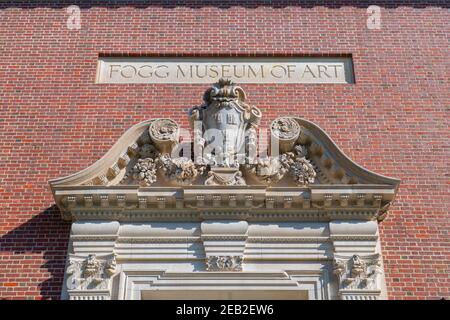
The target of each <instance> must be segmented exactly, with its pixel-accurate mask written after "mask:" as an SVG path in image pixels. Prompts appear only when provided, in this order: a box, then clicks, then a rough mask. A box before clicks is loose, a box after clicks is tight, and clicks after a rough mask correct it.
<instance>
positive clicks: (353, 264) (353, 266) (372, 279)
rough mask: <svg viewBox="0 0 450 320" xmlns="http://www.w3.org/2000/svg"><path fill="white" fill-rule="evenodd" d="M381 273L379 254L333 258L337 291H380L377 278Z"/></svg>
mask: <svg viewBox="0 0 450 320" xmlns="http://www.w3.org/2000/svg"><path fill="white" fill-rule="evenodd" d="M382 273H383V270H382V268H381V260H380V256H379V254H374V255H370V256H359V255H353V256H352V257H351V258H348V257H335V258H334V261H333V274H334V275H335V276H336V277H337V278H338V283H339V290H380V285H379V276H380V274H382Z"/></svg>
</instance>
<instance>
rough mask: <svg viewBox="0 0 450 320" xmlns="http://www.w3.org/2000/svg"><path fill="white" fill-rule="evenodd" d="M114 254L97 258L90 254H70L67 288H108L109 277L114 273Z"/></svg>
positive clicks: (115, 264) (115, 266)
mask: <svg viewBox="0 0 450 320" xmlns="http://www.w3.org/2000/svg"><path fill="white" fill-rule="evenodd" d="M116 268H117V263H116V256H115V255H114V254H113V255H108V256H105V257H102V258H101V259H99V258H97V256H96V255H95V254H90V255H89V256H88V257H86V258H81V257H75V256H72V257H70V258H69V263H68V267H67V271H66V273H67V275H68V278H67V288H68V289H69V290H90V289H95V290H99V289H108V288H109V283H110V278H111V277H112V276H113V275H114V274H115V273H116Z"/></svg>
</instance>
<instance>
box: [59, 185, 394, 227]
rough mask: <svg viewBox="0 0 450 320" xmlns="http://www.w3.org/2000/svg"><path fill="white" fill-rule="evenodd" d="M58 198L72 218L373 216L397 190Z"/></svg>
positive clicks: (77, 190)
mask: <svg viewBox="0 0 450 320" xmlns="http://www.w3.org/2000/svg"><path fill="white" fill-rule="evenodd" d="M54 193H55V199H56V201H57V204H58V206H59V207H60V208H61V211H62V212H63V217H64V218H65V219H69V220H77V219H114V220H122V219H131V220H139V219H147V218H152V219H156V220H161V219H162V220H169V219H175V220H177V219H187V220H199V219H208V218H211V219H217V218H220V217H222V218H239V219H249V220H254V219H261V220H272V219H276V218H283V219H287V220H289V219H299V220H321V221H324V220H325V221H326V220H329V219H336V218H343V219H347V218H349V219H357V218H359V219H365V220H366V219H369V220H370V219H374V218H376V217H377V214H378V213H379V210H380V209H381V208H382V207H383V206H385V205H386V204H388V203H389V202H390V201H391V200H392V199H393V196H394V191H393V190H392V188H391V187H390V186H388V185H351V186H349V185H328V186H327V185H319V186H310V187H309V188H295V187H282V188H266V187H261V186H255V187H252V186H242V187H229V188H225V187H214V186H208V187H206V186H196V187H184V188H181V187H180V188H171V187H168V188H165V187H157V188H156V187H155V188H145V187H144V188H143V187H139V186H111V187H105V186H103V187H102V186H61V187H56V188H55V189H54Z"/></svg>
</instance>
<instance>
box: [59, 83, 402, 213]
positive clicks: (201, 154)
mask: <svg viewBox="0 0 450 320" xmlns="http://www.w3.org/2000/svg"><path fill="white" fill-rule="evenodd" d="M261 117H262V114H261V112H260V110H259V109H258V108H257V107H254V106H251V105H249V104H248V103H247V101H246V95H245V93H244V91H243V89H242V88H241V87H239V86H237V85H236V84H234V83H232V82H231V81H228V80H221V81H219V82H218V83H216V84H214V85H213V86H212V87H211V88H210V89H208V90H207V91H206V92H205V94H204V101H203V104H202V105H200V106H197V107H193V108H192V109H191V112H190V115H189V120H190V123H191V130H190V131H188V133H189V134H190V135H191V136H190V142H192V148H190V149H191V151H192V153H191V154H187V155H186V154H183V155H182V156H180V155H179V154H180V150H182V149H183V144H184V146H186V142H183V143H180V135H181V132H182V131H183V130H182V128H180V126H179V125H178V124H177V123H176V122H175V121H173V120H171V119H152V120H148V121H144V122H142V123H139V124H137V125H135V126H133V127H132V128H130V129H129V130H128V131H127V132H125V134H124V135H123V136H122V137H121V138H120V139H119V140H118V141H117V142H116V144H114V146H113V147H112V148H111V149H110V150H109V151H108V152H107V153H106V154H105V156H104V157H103V158H101V159H100V160H99V161H97V162H96V163H94V164H93V165H91V166H90V167H88V168H86V169H85V170H82V171H80V172H78V173H76V174H73V175H71V176H68V177H64V178H59V179H55V180H52V181H50V186H51V188H52V191H53V194H54V197H55V200H56V203H57V205H58V206H59V207H60V209H61V211H62V212H63V215H64V217H65V218H67V219H78V218H80V217H82V216H83V217H84V218H95V219H99V218H102V216H108V217H109V218H111V217H113V218H120V217H121V216H123V215H128V214H129V216H128V218H129V219H133V217H134V216H135V215H139V214H141V215H142V214H145V215H153V216H152V218H154V219H164V218H168V217H169V216H168V215H167V214H165V215H164V212H167V213H168V212H170V214H171V215H172V216H171V217H172V218H179V219H186V218H187V219H205V217H207V216H209V215H213V216H217V215H220V214H227V215H231V216H232V215H238V216H241V217H243V216H244V217H247V218H248V219H253V218H254V217H255V215H261V216H260V217H263V216H264V215H265V217H266V219H270V215H271V214H272V215H273V212H272V210H273V209H283V210H285V211H286V212H287V213H289V214H291V215H292V218H295V219H298V218H299V217H300V216H301V215H302V217H303V218H302V219H321V220H327V219H330V218H331V217H335V216H336V215H341V214H342V215H345V214H346V215H347V216H348V217H352V218H361V219H373V218H377V217H378V218H380V217H384V214H385V212H386V210H387V208H388V206H389V204H390V203H391V201H392V200H393V198H394V195H395V193H396V191H397V188H398V185H399V180H396V179H393V178H388V177H385V176H382V175H379V174H375V173H373V172H371V171H368V170H366V169H364V168H362V167H361V166H359V165H357V164H355V163H354V162H353V161H351V160H350V159H349V158H348V157H347V156H345V155H344V154H343V152H342V151H341V150H340V149H339V148H338V147H337V146H336V144H335V143H334V142H333V141H332V140H331V139H330V137H329V136H328V135H327V134H326V133H325V132H324V131H323V130H322V129H320V128H319V127H318V126H317V125H315V124H314V123H312V122H310V121H308V120H305V119H302V118H298V117H288V116H285V117H280V118H277V119H275V120H273V121H272V123H271V125H270V127H269V128H267V130H268V132H267V133H268V134H267V135H266V136H270V148H269V150H267V152H264V151H266V150H260V149H261V147H260V146H259V145H258V144H259V143H258V135H260V134H261V131H263V130H264V128H259V123H260V120H261ZM184 131H186V130H184ZM263 134H264V133H263ZM183 141H186V140H184V138H183ZM188 142H189V139H188ZM188 144H189V143H188ZM188 149H189V148H188ZM183 150H184V149H183ZM259 154H266V155H265V156H260V155H259ZM317 209H324V210H321V211H320V212H319V211H318V210H317Z"/></svg>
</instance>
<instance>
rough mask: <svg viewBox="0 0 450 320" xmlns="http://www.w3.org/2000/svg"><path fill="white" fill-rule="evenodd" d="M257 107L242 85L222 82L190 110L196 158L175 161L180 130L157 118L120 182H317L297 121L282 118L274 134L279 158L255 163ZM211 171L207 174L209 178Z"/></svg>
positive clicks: (139, 142) (240, 184) (259, 114)
mask: <svg viewBox="0 0 450 320" xmlns="http://www.w3.org/2000/svg"><path fill="white" fill-rule="evenodd" d="M260 119H261V112H260V111H259V109H258V108H256V107H254V106H250V105H249V104H247V103H246V102H245V93H244V91H243V90H242V88H241V87H239V86H237V85H236V84H234V83H232V82H231V81H229V80H224V79H221V80H220V81H219V82H218V83H216V84H214V85H213V86H212V87H211V88H210V89H208V90H207V91H206V92H205V95H204V104H203V105H202V106H200V107H194V108H192V109H191V111H190V121H191V125H192V127H193V129H194V155H193V157H190V158H188V157H175V156H174V155H173V154H172V153H174V152H173V151H174V150H177V149H175V147H176V146H177V144H178V142H179V141H178V140H179V131H180V130H179V127H178V125H177V124H176V123H175V122H174V121H173V120H171V119H156V120H154V121H153V122H152V123H151V124H150V126H149V130H148V132H146V133H144V135H143V136H142V137H141V138H140V139H139V141H138V143H137V144H136V145H135V146H134V147H133V148H132V149H131V152H130V153H129V154H130V157H131V158H132V159H131V160H130V163H129V165H128V167H127V170H126V173H125V175H124V177H123V179H122V180H121V183H122V184H139V185H141V186H151V185H153V184H154V183H156V182H157V181H158V179H159V178H164V179H165V181H164V182H165V183H167V184H172V185H173V184H176V185H192V184H194V183H195V182H196V181H197V180H198V178H199V177H201V176H203V179H202V181H205V182H204V184H205V185H219V186H242V185H246V184H247V183H246V180H247V177H246V175H247V174H250V175H253V176H254V177H256V180H259V181H260V182H261V183H264V184H273V183H276V182H278V181H280V180H281V179H282V178H283V177H285V176H286V175H290V176H291V177H292V178H293V180H294V182H295V183H296V184H297V185H300V186H305V185H308V184H310V183H314V181H315V177H316V172H315V170H314V167H313V165H312V164H311V163H310V161H309V160H308V159H307V156H308V155H307V149H306V147H305V146H302V145H299V144H298V143H297V140H298V137H299V135H300V131H301V128H300V125H299V124H298V123H297V121H296V120H295V119H293V118H289V117H282V118H278V119H276V120H275V121H273V122H272V124H271V133H272V136H274V137H275V138H276V139H277V141H279V142H280V151H281V153H280V154H276V155H271V156H269V157H266V158H260V159H256V145H257V134H256V129H257V126H258V125H259V122H260ZM207 169H208V173H207V174H206V172H207Z"/></svg>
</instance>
